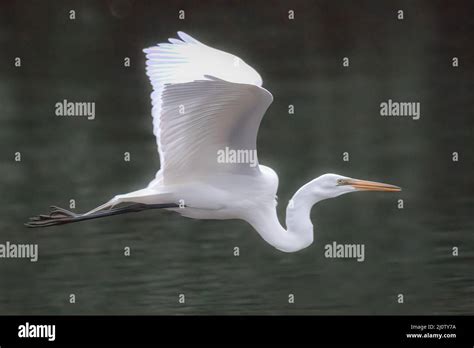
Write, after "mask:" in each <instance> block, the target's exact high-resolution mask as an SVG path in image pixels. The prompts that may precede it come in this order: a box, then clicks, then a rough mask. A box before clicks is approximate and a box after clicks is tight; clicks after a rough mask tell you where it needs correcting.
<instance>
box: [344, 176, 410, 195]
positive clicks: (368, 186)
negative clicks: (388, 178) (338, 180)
mask: <svg viewBox="0 0 474 348" xmlns="http://www.w3.org/2000/svg"><path fill="white" fill-rule="evenodd" d="M344 185H351V186H352V187H354V188H355V189H357V190H362V191H386V192H397V191H401V190H402V189H401V188H400V187H398V186H394V185H389V184H384V183H381V182H375V181H366V180H357V179H347V180H345V182H344Z"/></svg>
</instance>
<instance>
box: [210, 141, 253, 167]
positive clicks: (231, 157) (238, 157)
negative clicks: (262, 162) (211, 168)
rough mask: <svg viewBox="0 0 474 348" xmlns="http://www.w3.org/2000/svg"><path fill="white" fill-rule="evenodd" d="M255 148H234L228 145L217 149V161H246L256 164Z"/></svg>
mask: <svg viewBox="0 0 474 348" xmlns="http://www.w3.org/2000/svg"><path fill="white" fill-rule="evenodd" d="M257 161H258V160H257V150H234V149H230V148H229V147H228V146H226V147H225V149H222V150H218V151H217V163H248V165H249V166H250V167H255V166H257V164H258V163H257Z"/></svg>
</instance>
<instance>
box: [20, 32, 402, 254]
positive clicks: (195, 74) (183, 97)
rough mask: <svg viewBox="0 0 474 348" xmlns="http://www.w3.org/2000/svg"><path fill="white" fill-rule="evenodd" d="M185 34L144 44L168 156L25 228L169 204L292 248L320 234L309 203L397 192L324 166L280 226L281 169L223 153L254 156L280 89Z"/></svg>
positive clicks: (158, 131)
mask: <svg viewBox="0 0 474 348" xmlns="http://www.w3.org/2000/svg"><path fill="white" fill-rule="evenodd" d="M178 36H179V38H180V39H169V43H160V44H158V45H157V46H154V47H151V48H147V49H145V50H144V52H145V53H146V57H147V69H146V70H147V75H148V76H149V78H150V80H151V84H152V86H153V92H152V94H151V99H152V105H153V107H152V116H153V132H154V134H155V136H156V139H157V145H158V153H159V156H160V163H161V168H160V170H159V171H158V173H157V174H156V177H155V179H154V180H153V181H151V182H150V183H149V185H148V186H147V187H146V188H144V189H141V190H138V191H134V192H131V193H126V194H120V195H117V196H115V197H114V198H112V199H111V200H110V201H108V202H107V203H105V204H103V205H101V206H99V207H97V208H95V209H93V210H91V211H89V212H87V213H85V214H75V213H73V212H70V211H68V210H65V209H62V208H58V207H54V206H53V207H52V211H51V212H50V214H49V215H39V216H37V217H34V218H31V221H30V222H28V223H27V224H26V225H27V226H29V227H45V226H52V225H59V224H65V223H71V222H76V221H83V220H88V219H95V218H100V217H104V216H110V215H116V214H122V213H128V212H136V211H141V210H145V209H156V208H164V209H167V210H172V211H175V212H178V213H180V214H181V215H183V216H186V217H190V218H195V219H219V220H221V219H241V220H245V221H247V222H248V223H249V224H250V225H252V226H253V228H254V229H255V230H256V231H257V232H258V233H259V234H260V236H261V237H262V238H263V239H264V240H265V241H267V242H268V243H269V244H271V245H272V246H274V247H275V248H277V249H279V250H281V251H284V252H294V251H298V250H301V249H303V248H305V247H307V246H309V245H310V244H311V243H312V242H313V225H312V223H311V219H310V211H311V207H312V206H313V205H314V204H315V203H317V202H319V201H321V200H323V199H327V198H334V197H337V196H340V195H342V194H345V193H349V192H356V191H400V188H399V187H397V186H393V185H388V184H382V183H377V182H372V181H364V180H357V179H352V178H349V177H345V176H341V175H336V174H324V175H322V176H320V177H318V178H316V179H314V180H312V181H310V182H308V183H307V184H305V185H303V186H302V187H301V188H300V189H299V190H298V191H297V192H296V193H295V194H294V196H293V198H292V199H291V200H290V203H289V204H288V207H287V209H286V226H287V229H285V228H283V227H282V226H281V224H280V222H279V220H278V216H277V212H276V201H275V198H276V193H277V188H278V176H277V174H276V173H275V172H274V171H273V170H272V169H271V168H269V167H266V166H264V165H258V162H257V165H251V164H250V163H248V161H247V162H246V161H237V160H235V158H234V160H228V161H222V160H221V161H219V160H218V154H219V152H220V151H224V150H228V149H231V150H232V151H235V152H234V155H235V153H237V154H248V153H255V154H256V139H257V132H258V128H259V125H260V122H261V120H262V118H263V115H264V113H265V111H266V110H267V108H268V107H269V106H270V104H271V103H272V101H273V96H272V95H271V94H270V92H268V91H267V90H266V89H264V88H263V87H262V78H261V77H260V75H259V74H258V73H257V72H256V71H255V70H254V69H253V68H252V67H250V66H249V65H247V64H246V63H245V62H244V61H243V60H241V59H240V58H238V57H236V56H234V55H232V54H229V53H226V52H223V51H220V50H217V49H214V48H212V47H209V46H207V45H205V44H203V43H201V42H199V41H197V40H196V39H194V38H192V37H191V36H189V35H187V34H185V33H183V32H178ZM234 157H235V156H234ZM121 203H129V205H127V206H125V207H120V206H119V204H121ZM130 203H131V204H130Z"/></svg>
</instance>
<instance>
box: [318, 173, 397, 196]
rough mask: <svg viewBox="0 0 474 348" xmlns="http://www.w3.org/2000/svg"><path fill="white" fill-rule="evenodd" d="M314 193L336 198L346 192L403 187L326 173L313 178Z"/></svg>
mask: <svg viewBox="0 0 474 348" xmlns="http://www.w3.org/2000/svg"><path fill="white" fill-rule="evenodd" d="M312 186H313V190H314V191H315V192H314V193H315V194H317V195H319V196H321V197H324V198H334V197H337V196H340V195H342V194H344V193H349V192H359V191H385V192H397V191H401V188H400V187H398V186H394V185H389V184H383V183H380V182H375V181H367V180H359V179H353V178H349V177H347V176H342V175H338V174H324V175H321V176H320V177H318V178H316V179H314V180H313V185H312Z"/></svg>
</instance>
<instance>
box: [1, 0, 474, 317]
mask: <svg viewBox="0 0 474 348" xmlns="http://www.w3.org/2000/svg"><path fill="white" fill-rule="evenodd" d="M447 6H449V7H447ZM469 7H470V8H471V11H468V10H467V9H468V8H469ZM181 8H184V9H186V11H187V12H186V13H187V19H186V20H185V21H179V20H178V19H177V18H176V17H177V11H178V10H179V9H181ZM399 8H403V9H404V10H405V20H404V21H398V20H397V19H396V10H397V9H399ZM70 9H76V10H77V19H76V20H75V21H70V20H69V19H68V11H69V10H70ZM288 9H294V10H295V13H296V17H295V21H293V22H291V23H289V22H288V20H287V11H288ZM470 14H472V4H470V3H468V2H462V1H459V2H456V6H454V4H447V3H445V2H441V1H429V2H428V1H417V2H412V1H406V2H403V1H402V2H400V1H397V2H395V1H393V2H390V1H388V2H384V5H381V4H380V3H379V2H377V1H362V2H360V3H357V4H355V3H353V2H349V1H340V2H339V1H338V2H337V5H336V4H333V3H331V2H329V1H318V2H315V1H299V2H291V5H290V3H289V2H284V1H280V2H275V4H274V5H272V6H264V4H263V2H262V3H260V4H257V5H256V4H253V3H251V2H242V1H229V2H226V3H224V2H211V1H203V2H199V4H198V3H197V2H194V3H192V2H187V1H180V2H176V3H173V4H172V5H171V4H169V3H165V2H163V3H161V4H160V2H144V1H143V2H138V1H137V2H133V3H132V2H130V3H129V2H127V1H123V2H121V1H118V2H117V1H103V2H87V1H86V2H82V1H81V2H79V1H64V2H43V1H41V2H39V1H24V2H21V3H20V2H18V3H16V2H10V3H8V4H7V3H2V4H1V5H0V47H1V53H0V145H1V151H0V160H1V162H0V170H1V174H2V178H1V180H0V193H1V194H0V205H1V207H2V209H1V211H0V243H4V242H5V241H10V242H13V243H37V244H38V245H39V253H40V254H39V260H38V262H36V263H32V262H29V261H28V260H14V259H0V314H453V313H455V314H472V313H473V311H474V302H473V293H474V271H473V262H474V233H473V232H474V231H473V227H474V224H473V221H472V212H473V206H474V204H473V203H474V201H473V188H474V179H473V176H472V169H473V168H472V165H473V161H472V149H473V141H472V136H473V134H472V130H473V121H472V112H473V110H474V104H473V99H472V90H473V87H474V86H473V72H474V69H473V67H472V62H473V61H474V60H473V58H474V55H473V52H474V51H473V48H472V34H473V32H474V30H473V28H474V22H473V19H472V16H471V15H470ZM177 30H184V31H186V32H188V33H189V34H191V35H193V36H195V37H196V38H198V39H199V40H201V41H203V42H205V43H207V44H209V45H211V46H214V47H217V48H220V49H223V50H227V51H229V52H232V53H235V54H237V55H239V56H240V57H242V58H243V59H244V60H245V61H246V62H247V63H249V64H250V65H252V66H254V67H255V68H256V69H257V70H258V71H259V72H260V74H261V75H262V77H263V79H264V86H265V87H266V88H267V89H269V90H270V91H271V92H272V93H273V95H274V97H275V101H274V103H273V104H272V106H271V107H270V109H269V110H268V112H267V115H266V117H265V118H264V120H263V123H262V125H261V128H260V133H259V137H258V147H259V159H260V162H261V163H262V164H265V165H268V166H270V167H272V168H273V169H274V170H275V171H276V172H277V173H278V174H279V177H280V188H279V193H278V195H279V202H280V205H279V208H278V209H279V213H280V219H281V221H282V222H283V221H284V213H285V207H286V204H287V202H288V200H289V199H290V198H291V196H292V194H293V193H294V192H295V191H296V189H297V188H298V187H299V186H301V185H302V184H304V183H305V182H307V181H309V180H311V179H312V178H314V177H316V176H319V175H321V174H323V173H326V172H333V173H338V174H342V175H347V176H351V177H355V178H364V179H369V180H377V181H383V182H388V183H392V184H396V185H399V186H402V187H403V191H402V192H400V193H399V194H398V193H396V194H388V193H359V194H352V195H346V196H343V197H340V198H337V199H334V200H328V201H324V202H322V203H320V204H319V205H317V206H315V207H314V209H313V211H312V220H313V223H314V225H315V243H314V244H313V245H312V246H311V247H309V248H308V249H305V250H303V251H301V252H298V253H295V254H284V253H281V252H278V251H277V250H274V249H273V248H272V247H271V246H269V245H267V244H266V243H264V242H263V240H261V238H260V237H259V236H258V234H257V233H256V232H255V231H253V230H252V228H251V227H250V226H248V225H247V224H245V223H244V222H240V221H194V220H190V219H185V218H183V217H180V216H178V215H177V214H173V213H169V212H163V211H149V212H144V213H140V214H131V215H124V216H119V217H113V218H109V219H104V220H94V221H90V222H84V223H80V224H76V225H66V226H62V227H57V228H51V229H35V230H31V229H27V228H26V227H24V226H23V223H24V222H25V221H26V220H27V218H28V217H29V216H32V215H35V214H37V213H40V212H46V211H47V208H48V206H49V205H51V204H57V205H60V206H65V207H67V205H68V203H69V200H70V199H75V200H76V202H77V203H76V210H77V211H79V212H82V211H86V210H89V209H91V208H93V207H95V206H97V205H99V204H101V203H103V202H104V201H106V200H108V199H109V198H111V197H112V196H114V195H116V194H119V193H125V192H129V191H132V190H136V189H139V188H141V187H144V186H146V184H147V183H148V182H149V181H150V180H151V179H152V178H153V177H154V175H155V172H156V170H157V169H158V168H159V159H158V156H157V151H156V147H155V139H154V137H153V134H152V130H151V116H150V101H149V94H150V92H151V87H150V86H149V83H148V81H147V78H146V76H145V73H144V64H145V63H144V57H143V54H142V52H141V49H142V48H144V47H148V46H151V45H153V44H155V43H157V42H159V41H163V40H165V39H167V38H168V37H172V36H174V33H175V32H176V31H177ZM346 56H347V57H350V67H349V68H343V67H342V64H341V60H342V57H346ZM453 56H457V57H459V59H460V66H459V67H458V68H453V67H452V66H451V59H452V57H453ZM14 57H21V58H22V67H21V68H15V67H14V65H13V62H14ZM124 57H130V58H131V62H132V65H131V67H130V68H124V67H123V58H124ZM63 99H68V100H71V101H94V102H95V103H96V118H95V120H92V121H88V120H86V119H85V118H61V117H56V116H55V114H54V104H55V103H56V102H58V101H62V100H63ZM388 99H392V100H400V101H416V102H420V103H421V118H420V119H419V120H417V121H414V120H411V119H409V118H396V117H395V118H383V117H381V116H380V115H379V104H380V103H381V102H383V101H386V100H388ZM289 104H292V105H294V106H295V114H294V115H288V112H287V110H288V105H289ZM345 151H347V152H349V154H350V161H349V162H344V161H343V160H342V153H343V152H345ZM15 152H21V156H22V160H21V162H15V161H14V154H15ZM124 152H130V153H131V161H130V162H124V160H123V154H124ZM453 152H458V153H459V161H458V162H453V161H452V153H453ZM398 199H403V200H404V208H403V209H398V207H397V200H398ZM333 241H337V242H339V243H363V244H365V261H364V262H356V261H355V260H348V259H345V260H337V259H328V258H325V257H324V245H325V244H328V243H332V242H333ZM126 246H129V247H130V248H131V256H129V257H125V256H124V247H126ZM234 247H239V248H240V256H238V257H235V256H233V249H234ZM453 247H458V248H459V256H457V257H454V256H452V248H453ZM72 293H73V294H75V295H76V303H75V304H70V303H69V294H72ZM290 293H291V294H294V296H295V303H294V304H289V303H288V294H290ZM178 294H185V296H186V303H185V304H179V303H178ZM398 294H403V295H404V303H403V304H399V303H397V295H398Z"/></svg>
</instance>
